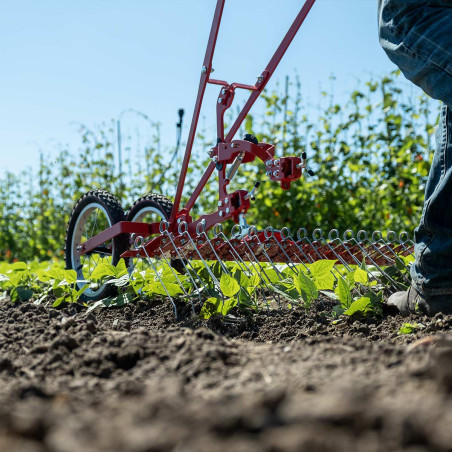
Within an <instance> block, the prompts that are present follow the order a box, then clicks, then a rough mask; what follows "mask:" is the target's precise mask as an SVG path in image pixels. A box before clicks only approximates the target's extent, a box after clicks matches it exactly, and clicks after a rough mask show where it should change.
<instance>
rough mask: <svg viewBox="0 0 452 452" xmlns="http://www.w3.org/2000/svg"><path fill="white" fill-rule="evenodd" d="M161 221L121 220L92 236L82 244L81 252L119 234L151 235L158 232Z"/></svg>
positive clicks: (89, 249)
mask: <svg viewBox="0 0 452 452" xmlns="http://www.w3.org/2000/svg"><path fill="white" fill-rule="evenodd" d="M159 226H160V224H159V223H136V222H133V221H120V222H119V223H116V224H114V225H113V226H111V227H109V228H108V229H105V231H102V232H101V233H99V234H97V235H95V236H94V237H91V238H90V239H88V240H87V241H86V242H83V243H82V244H80V250H79V253H80V254H86V253H89V252H90V251H92V250H94V249H95V248H97V247H98V246H100V245H102V244H103V243H105V242H108V241H109V240H111V239H112V238H114V237H116V236H118V235H119V234H132V233H135V234H137V235H141V236H142V237H148V236H150V235H154V234H158V232H159Z"/></svg>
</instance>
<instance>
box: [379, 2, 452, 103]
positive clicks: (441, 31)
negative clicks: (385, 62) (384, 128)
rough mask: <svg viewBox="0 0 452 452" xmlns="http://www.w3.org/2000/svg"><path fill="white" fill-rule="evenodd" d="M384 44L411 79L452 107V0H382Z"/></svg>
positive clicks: (381, 36)
mask: <svg viewBox="0 0 452 452" xmlns="http://www.w3.org/2000/svg"><path fill="white" fill-rule="evenodd" d="M378 6H379V11H378V26H379V35H380V43H381V46H382V47H383V49H384V50H385V52H386V54H387V55H388V56H389V58H390V59H391V61H392V62H393V63H395V64H396V65H397V66H398V67H399V68H400V70H401V71H402V72H403V74H404V75H405V77H406V78H407V79H408V80H411V81H412V82H413V83H415V84H416V85H418V86H420V87H421V88H422V89H423V90H424V91H425V92H426V93H427V94H428V95H429V96H430V97H433V98H434V99H439V100H441V101H443V102H444V103H445V104H447V105H449V106H452V0H378Z"/></svg>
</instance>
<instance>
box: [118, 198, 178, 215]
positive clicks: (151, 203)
mask: <svg viewBox="0 0 452 452" xmlns="http://www.w3.org/2000/svg"><path fill="white" fill-rule="evenodd" d="M146 207H153V208H155V209H158V210H160V212H161V213H162V214H163V217H164V218H165V220H169V218H170V216H171V211H172V210H173V203H172V202H171V201H170V200H169V199H168V198H165V196H162V195H159V194H157V193H148V194H147V195H145V196H142V197H141V198H140V199H138V200H137V201H135V202H134V203H133V204H132V206H131V207H130V209H129V211H128V212H127V215H126V221H133V218H134V217H135V216H136V215H137V214H138V213H139V212H140V210H142V209H145V208H146Z"/></svg>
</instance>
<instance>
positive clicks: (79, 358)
mask: <svg viewBox="0 0 452 452" xmlns="http://www.w3.org/2000/svg"><path fill="white" fill-rule="evenodd" d="M330 311H331V304H330V303H329V302H328V301H326V300H325V301H321V302H320V303H317V304H315V305H314V306H313V307H312V309H311V310H310V311H309V313H306V312H305V311H304V310H293V311H284V312H278V311H274V312H270V313H269V314H266V313H261V314H258V315H255V316H253V317H249V318H239V317H238V318H234V317H230V318H228V319H226V320H225V319H221V318H219V317H212V318H210V319H209V320H208V321H201V320H199V317H194V316H192V314H191V310H190V309H187V308H185V307H184V306H179V313H180V316H179V320H178V321H175V320H174V315H173V311H172V308H171V306H170V304H169V303H165V302H159V301H153V302H137V303H132V304H129V305H127V306H125V307H123V308H103V309H98V310H94V311H92V312H90V313H88V314H87V313H86V308H82V307H79V306H78V305H76V304H73V305H68V306H66V307H64V308H62V309H54V308H50V307H45V306H43V305H40V306H36V305H34V304H33V303H31V302H23V303H15V304H12V303H11V302H10V301H9V300H4V301H2V302H1V304H0V324H1V327H0V344H1V350H2V354H1V358H0V382H1V384H0V418H1V422H0V450H8V451H47V450H50V451H80V450H86V451H91V450H105V451H115V450H118V451H119V450H124V451H154V450H155V451H157V450H158V451H160V450H180V451H182V450H183V451H200V450H201V451H204V450H205V451H217V450H218V451H221V450H234V451H242V450H243V451H247V452H248V451H267V450H268V451H296V450H297V451H298V450H309V451H315V450H319V451H320V450H321V451H325V450H334V451H352V450H366V451H373V450H375V451H377V450H410V451H421V450H438V451H443V450H444V451H446V450H450V445H451V444H452V430H451V429H450V422H451V419H452V403H451V401H452V399H451V396H450V390H451V389H452V339H450V338H448V337H447V336H446V335H445V334H447V332H448V331H449V330H450V327H451V325H452V316H441V315H437V316H436V317H434V318H427V317H417V318H413V319H408V320H407V319H402V318H401V317H398V316H392V315H388V313H384V314H383V317H381V318H377V319H361V320H359V319H356V318H353V317H351V318H346V319H344V320H341V321H339V322H336V323H333V321H332V320H331V317H329V314H330ZM407 321H408V322H410V323H412V324H413V323H414V322H417V324H419V323H421V324H422V327H421V328H417V329H415V333H414V334H402V335H400V334H398V332H399V329H400V327H401V326H402V324H403V323H404V322H407Z"/></svg>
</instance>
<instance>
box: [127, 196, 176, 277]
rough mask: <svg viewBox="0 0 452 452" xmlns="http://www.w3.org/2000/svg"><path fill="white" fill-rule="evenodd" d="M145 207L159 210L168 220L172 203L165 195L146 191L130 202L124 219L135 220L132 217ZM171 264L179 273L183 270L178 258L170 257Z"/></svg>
mask: <svg viewBox="0 0 452 452" xmlns="http://www.w3.org/2000/svg"><path fill="white" fill-rule="evenodd" d="M147 207H152V208H154V209H157V210H159V211H160V213H161V215H162V217H163V218H164V219H165V220H167V221H168V220H169V219H170V217H171V212H172V210H173V203H172V202H171V201H170V200H169V199H168V198H166V197H165V196H162V195H159V194H157V193H148V194H147V195H145V196H142V197H141V198H140V199H138V200H137V201H135V202H134V203H133V204H132V206H131V207H130V209H129V211H128V212H127V215H126V221H136V220H134V217H135V216H136V215H138V214H139V212H140V211H141V210H143V209H145V208H147ZM171 266H172V267H173V268H174V269H175V270H177V271H178V272H179V273H184V272H185V267H184V264H183V263H182V261H181V260H180V259H171Z"/></svg>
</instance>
